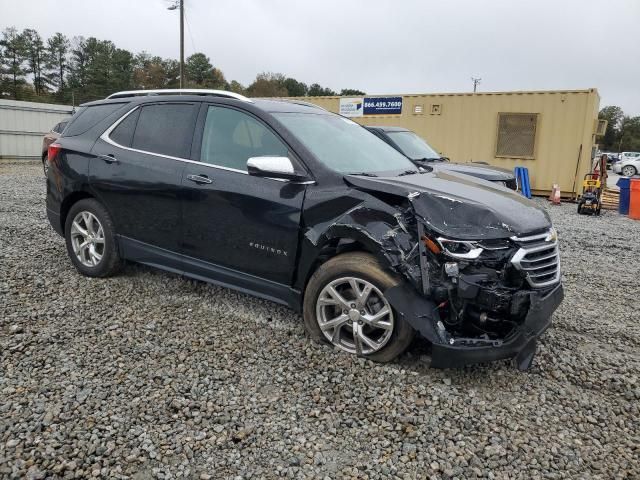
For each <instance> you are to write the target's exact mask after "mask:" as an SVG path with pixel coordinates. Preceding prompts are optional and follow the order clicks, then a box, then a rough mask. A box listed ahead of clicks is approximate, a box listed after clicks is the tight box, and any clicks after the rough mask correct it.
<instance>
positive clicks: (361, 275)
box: [303, 252, 415, 362]
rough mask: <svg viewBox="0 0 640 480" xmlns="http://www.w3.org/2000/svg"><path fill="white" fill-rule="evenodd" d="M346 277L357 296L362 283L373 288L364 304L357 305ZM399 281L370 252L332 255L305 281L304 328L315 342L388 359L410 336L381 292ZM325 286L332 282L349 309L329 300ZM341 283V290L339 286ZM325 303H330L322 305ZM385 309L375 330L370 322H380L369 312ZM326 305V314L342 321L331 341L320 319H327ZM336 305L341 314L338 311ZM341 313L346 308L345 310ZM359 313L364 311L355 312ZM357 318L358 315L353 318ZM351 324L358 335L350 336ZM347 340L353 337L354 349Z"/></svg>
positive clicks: (409, 329)
mask: <svg viewBox="0 0 640 480" xmlns="http://www.w3.org/2000/svg"><path fill="white" fill-rule="evenodd" d="M351 280H355V281H356V288H357V289H358V293H361V294H363V296H362V297H361V298H364V292H365V291H366V286H367V284H369V285H371V286H372V287H373V288H372V289H371V291H370V292H371V293H370V294H368V300H367V301H365V302H364V305H361V304H360V303H359V302H360V300H358V299H357V298H355V295H353V292H354V290H353V287H352V285H353V284H351V283H350V281H351ZM358 282H359V283H358ZM398 283H400V280H398V278H397V277H395V276H394V275H392V274H391V273H389V272H387V271H386V270H384V269H383V268H382V266H381V265H380V264H379V263H378V261H377V260H376V259H375V257H374V256H373V255H371V254H368V253H364V252H353V253H344V254H341V255H337V256H335V257H333V258H331V259H330V260H328V261H327V262H326V263H324V264H322V265H321V266H320V268H318V270H316V271H315V273H314V274H313V275H312V276H311V279H310V280H309V283H308V284H307V288H306V290H305V295H304V302H303V317H304V326H305V330H306V331H307V333H308V335H309V336H310V337H311V338H312V339H313V340H314V341H316V342H319V343H329V344H332V345H333V346H334V348H338V349H341V350H343V351H346V352H348V353H351V354H356V355H359V356H363V357H365V358H368V359H371V360H373V361H376V362H389V361H391V360H393V359H394V358H396V357H397V356H398V355H400V354H401V353H402V352H404V351H405V350H406V349H407V347H408V346H409V344H410V343H411V341H412V340H413V337H414V335H415V331H414V330H413V328H412V327H411V326H410V325H409V324H408V323H407V322H405V321H404V320H403V319H402V318H401V317H400V316H399V315H397V314H396V313H395V312H394V311H393V309H392V308H391V307H390V305H389V304H388V302H387V301H386V299H384V297H383V296H382V293H383V292H384V291H385V290H387V289H388V288H390V287H393V286H395V285H397V284H398ZM330 285H335V290H337V291H338V292H339V296H340V297H341V298H342V299H344V300H347V302H348V304H347V305H346V306H347V307H348V308H349V310H344V309H342V308H343V307H342V306H341V305H344V304H340V303H339V302H337V301H335V302H334V300H335V297H333V296H331V295H329V296H327V295H328V294H327V292H328V290H325V288H327V289H328V288H329V286H330ZM350 285H351V286H350ZM343 286H344V287H346V288H344V289H343V290H338V289H340V288H343ZM321 295H322V297H321ZM319 300H320V302H319ZM325 302H331V303H329V304H326V303H325ZM356 302H358V303H356ZM334 303H335V304H334ZM354 305H355V306H356V308H355V309H354V308H353V306H354ZM386 307H388V311H389V313H390V315H389V314H386V315H385V316H384V318H383V319H382V321H381V323H380V325H382V324H383V322H384V325H385V326H384V327H381V328H376V327H375V325H374V322H377V321H379V320H372V319H373V317H374V315H376V314H378V315H380V314H381V313H382V312H384V311H386V310H387V309H386ZM331 309H333V313H331V314H330V315H328V316H329V317H333V316H334V315H336V316H339V317H340V318H343V319H344V320H343V324H342V325H340V327H336V328H339V329H340V330H339V333H338V336H339V337H338V338H337V339H336V341H333V339H334V338H336V334H335V332H336V329H331V328H327V325H325V330H323V329H322V328H321V327H320V323H322V322H323V318H324V319H326V317H327V315H326V312H327V311H331ZM341 309H342V312H340V310H341ZM354 310H355V313H354ZM345 311H346V312H347V313H346V314H345ZM360 314H363V315H362V316H360ZM352 315H353V316H352ZM356 316H357V317H358V319H356V318H354V317H356ZM345 317H346V318H345ZM340 318H333V320H329V322H331V321H333V322H335V321H338V320H340ZM354 328H355V329H357V331H358V332H361V333H362V335H363V337H360V335H355V332H354ZM389 332H390V333H389ZM328 337H332V338H328ZM355 337H358V338H359V339H360V338H368V339H369V340H371V341H373V340H377V342H374V343H376V345H378V344H379V345H380V347H379V348H378V349H376V350H374V349H372V348H371V346H370V344H369V343H363V341H362V340H360V341H356V339H355ZM349 338H351V339H353V348H351V345H350V344H349V343H348V340H349ZM358 343H359V344H360V345H361V347H362V348H361V349H360V351H358V349H357V346H356V344H358ZM353 349H355V351H353ZM367 350H371V351H367Z"/></svg>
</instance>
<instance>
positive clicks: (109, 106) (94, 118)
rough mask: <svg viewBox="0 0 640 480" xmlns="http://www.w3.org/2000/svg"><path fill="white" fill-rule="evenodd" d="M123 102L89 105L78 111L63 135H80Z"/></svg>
mask: <svg viewBox="0 0 640 480" xmlns="http://www.w3.org/2000/svg"><path fill="white" fill-rule="evenodd" d="M122 105H124V103H105V104H103V105H91V106H88V107H85V108H84V109H83V110H81V111H79V112H78V113H77V114H76V115H75V116H74V117H73V118H72V119H71V123H70V124H69V125H68V127H67V129H66V130H65V132H64V136H65V137H73V136H74V135H81V134H83V133H84V132H86V131H87V130H89V129H90V128H92V127H94V126H96V125H97V124H98V122H100V121H102V120H104V119H105V118H107V117H108V116H109V115H111V114H112V113H113V112H115V111H116V110H118V109H119V108H120V107H122Z"/></svg>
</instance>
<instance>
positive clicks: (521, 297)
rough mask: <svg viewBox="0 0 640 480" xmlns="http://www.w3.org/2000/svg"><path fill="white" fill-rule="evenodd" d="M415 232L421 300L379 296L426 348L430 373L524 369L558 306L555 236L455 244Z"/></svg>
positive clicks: (398, 294)
mask: <svg viewBox="0 0 640 480" xmlns="http://www.w3.org/2000/svg"><path fill="white" fill-rule="evenodd" d="M417 228H418V236H419V239H420V241H419V242H418V246H419V251H420V255H419V262H420V270H421V273H422V285H421V289H422V292H421V293H422V295H419V294H417V292H415V289H410V288H408V286H407V285H404V286H397V287H394V288H392V289H390V290H388V291H387V292H385V296H386V297H387V299H388V300H389V302H390V303H391V304H392V305H393V306H394V308H395V309H396V310H397V311H398V312H401V314H402V315H403V317H404V318H405V319H406V320H407V321H408V322H409V323H410V324H411V325H412V326H413V327H414V328H416V329H417V330H418V331H419V332H420V333H421V334H422V335H423V336H424V337H426V338H427V339H428V340H429V341H431V342H432V344H433V348H432V362H431V365H432V366H433V367H436V368H449V367H459V366H463V365H466V364H471V363H478V362H485V361H492V360H499V359H504V358H514V361H515V364H516V366H517V367H518V368H519V369H522V370H524V369H527V368H528V367H529V366H530V365H531V362H532V360H533V356H534V354H535V345H536V339H537V337H538V336H540V335H541V334H542V333H543V332H544V331H545V330H546V329H547V328H548V326H549V324H550V322H551V315H552V313H553V311H554V310H555V309H556V308H557V307H558V305H559V304H560V302H561V301H562V299H563V290H562V285H561V284H560V259H559V254H558V246H557V238H556V233H555V230H554V229H552V228H551V229H549V230H546V231H543V232H538V233H537V234H532V235H527V236H520V237H518V236H512V237H510V238H503V239H490V240H480V241H469V240H462V241H461V240H455V239H449V238H444V237H442V236H438V235H437V234H435V233H434V232H431V231H429V229H428V228H427V227H426V225H425V224H424V223H422V222H418V225H417ZM412 290H413V291H412Z"/></svg>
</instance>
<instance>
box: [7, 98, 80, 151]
mask: <svg viewBox="0 0 640 480" xmlns="http://www.w3.org/2000/svg"><path fill="white" fill-rule="evenodd" d="M71 113H72V107H70V106H68V105H54V104H50V103H35V102H22V101H16V100H0V158H40V156H41V155H42V136H43V135H44V134H45V133H47V132H48V131H49V130H51V128H52V127H53V126H54V125H55V124H57V123H58V122H61V121H62V120H65V119H67V118H69V116H70V115H71Z"/></svg>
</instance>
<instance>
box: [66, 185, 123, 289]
mask: <svg viewBox="0 0 640 480" xmlns="http://www.w3.org/2000/svg"><path fill="white" fill-rule="evenodd" d="M64 231H65V240H66V244H67V253H68V254H69V258H70V259H71V262H72V263H73V265H74V266H75V267H76V269H77V270H78V271H79V272H80V273H82V274H83V275H86V276H88V277H108V276H110V275H112V274H114V273H115V272H116V271H117V270H118V269H119V268H120V266H121V261H120V255H119V254H118V248H117V245H116V242H115V232H114V228H113V222H112V221H111V217H110V216H109V213H108V212H107V210H106V209H105V208H104V207H103V206H102V204H100V202H98V201H97V200H94V199H93V198H85V199H83V200H80V201H78V202H77V203H75V204H74V205H73V206H72V207H71V209H70V210H69V213H68V215H67V219H66V222H65V229H64Z"/></svg>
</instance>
